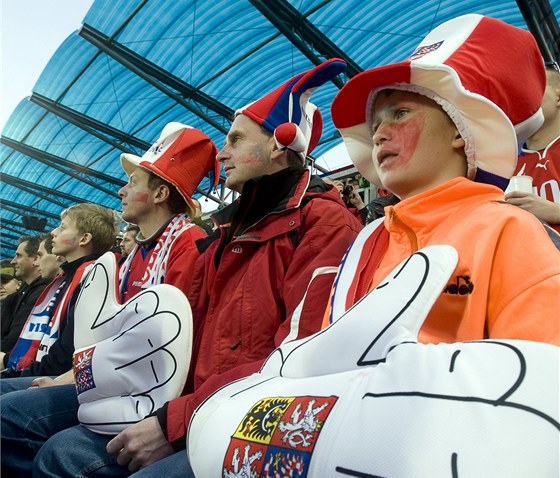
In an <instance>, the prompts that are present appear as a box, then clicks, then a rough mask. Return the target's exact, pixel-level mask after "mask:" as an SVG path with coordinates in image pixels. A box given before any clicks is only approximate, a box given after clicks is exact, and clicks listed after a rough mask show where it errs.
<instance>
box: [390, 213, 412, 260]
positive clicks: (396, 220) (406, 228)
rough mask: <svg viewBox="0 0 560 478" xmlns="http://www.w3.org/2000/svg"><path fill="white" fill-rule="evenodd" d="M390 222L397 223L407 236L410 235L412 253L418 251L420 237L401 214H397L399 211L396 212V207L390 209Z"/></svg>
mask: <svg viewBox="0 0 560 478" xmlns="http://www.w3.org/2000/svg"><path fill="white" fill-rule="evenodd" d="M389 223H390V224H391V225H393V224H394V225H395V226H396V227H398V228H399V229H402V230H403V231H404V232H405V234H406V236H407V237H408V241H409V242H410V247H411V248H412V253H414V252H417V251H418V239H417V238H416V234H415V233H414V231H413V230H412V228H411V227H409V226H407V225H406V224H405V223H404V222H403V221H402V220H401V218H400V217H399V216H397V213H396V212H395V209H394V208H391V210H390V211H389Z"/></svg>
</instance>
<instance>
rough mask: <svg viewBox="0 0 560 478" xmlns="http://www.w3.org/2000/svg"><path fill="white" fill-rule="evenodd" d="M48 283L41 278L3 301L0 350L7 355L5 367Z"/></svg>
mask: <svg viewBox="0 0 560 478" xmlns="http://www.w3.org/2000/svg"><path fill="white" fill-rule="evenodd" d="M48 283H49V281H47V280H45V279H43V278H42V277H41V276H39V277H37V278H36V279H35V280H34V281H33V282H31V284H25V285H23V286H22V287H21V288H20V289H19V290H18V291H17V292H14V293H13V294H11V295H9V296H8V297H6V298H5V299H4V300H3V301H2V310H1V314H2V327H1V329H2V332H1V333H2V339H1V344H0V350H1V351H2V352H5V353H6V355H5V356H4V366H6V364H7V363H8V355H9V353H8V352H10V351H11V350H12V348H13V347H14V345H15V344H16V342H17V340H18V338H19V334H20V333H21V329H22V328H23V326H24V325H25V322H26V321H27V318H28V317H29V314H30V313H31V310H32V309H33V306H34V305H35V302H36V301H37V299H38V298H39V296H40V295H41V292H43V289H44V288H45V287H46V286H47V284H48Z"/></svg>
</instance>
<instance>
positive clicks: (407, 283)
mask: <svg viewBox="0 0 560 478" xmlns="http://www.w3.org/2000/svg"><path fill="white" fill-rule="evenodd" d="M456 265H457V252H456V251H455V249H453V248H452V247H449V246H431V247H426V248H425V249H422V250H421V251H419V252H417V253H416V254H413V255H412V256H411V257H409V258H408V259H407V260H405V261H403V263H401V264H400V265H399V266H398V267H396V268H395V269H394V270H393V272H391V273H390V274H389V275H388V276H387V277H386V278H385V280H383V281H382V282H381V283H380V284H379V285H378V286H377V287H376V288H375V289H374V290H372V291H371V292H370V293H368V294H367V295H366V296H365V297H363V298H362V299H361V300H360V301H359V302H358V303H356V304H355V305H354V306H353V307H352V308H351V309H350V310H348V312H346V314H344V315H343V316H342V317H341V318H340V319H339V320H337V321H336V322H334V323H333V324H331V325H330V326H329V327H327V328H326V329H325V330H322V331H321V332H319V333H317V334H314V335H312V336H310V337H307V338H305V339H302V340H298V341H292V342H288V343H285V344H282V345H281V346H280V347H279V348H277V349H276V350H275V351H274V352H273V353H272V354H271V355H270V356H269V358H268V359H267V362H266V363H265V365H264V366H263V368H262V370H261V372H262V374H263V375H269V374H270V375H281V376H284V377H310V376H314V375H324V374H330V373H334V372H342V371H345V370H353V369H355V368H356V366H361V365H368V364H375V363H377V362H379V361H381V360H384V359H385V357H386V356H387V353H388V352H389V350H390V349H391V348H392V347H394V346H395V345H398V344H400V343H402V342H408V341H416V340H417V337H418V331H419V330H420V327H421V326H422V324H423V323H424V320H425V319H426V316H427V315H428V312H429V311H430V309H431V308H432V305H433V304H434V302H435V301H436V299H437V298H438V297H439V295H440V294H441V291H442V290H443V288H444V287H445V285H446V283H447V281H448V280H449V277H450V276H451V273H452V272H453V270H454V269H455V266H456ZM333 357H336V361H333V360H332V358H333Z"/></svg>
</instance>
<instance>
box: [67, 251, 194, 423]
mask: <svg viewBox="0 0 560 478" xmlns="http://www.w3.org/2000/svg"><path fill="white" fill-rule="evenodd" d="M116 296H117V273H116V261H115V258H114V256H113V254H110V253H107V254H105V255H103V256H102V257H101V258H100V259H98V260H97V261H96V263H95V264H94V265H93V267H92V269H91V270H90V271H89V272H88V275H87V276H86V277H85V279H84V282H83V288H82V290H81V292H80V295H79V297H78V299H77V301H76V305H75V332H74V335H75V344H76V350H75V353H74V375H75V381H76V388H77V391H78V400H79V402H80V408H79V411H78V419H79V420H80V422H81V423H82V424H83V425H85V426H87V427H88V428H90V429H91V430H93V431H96V432H98V433H106V434H114V433H118V432H120V431H122V430H123V429H124V428H125V427H126V426H127V425H129V424H131V423H135V422H137V421H139V420H141V419H143V418H144V417H145V416H147V415H149V414H150V413H152V412H153V411H154V410H156V409H157V408H159V407H161V406H162V405H163V404H164V403H165V402H167V401H169V400H171V399H173V398H175V397H177V396H178V395H179V394H180V393H181V391H182V389H183V387H184V384H185V380H186V376H187V372H188V368H189V363H190V355H191V349H192V315H191V310H190V306H189V303H188V301H187V299H186V297H185V296H184V294H183V293H182V292H181V291H180V290H179V289H177V288H176V287H173V286H171V285H165V284H160V285H156V286H154V287H150V288H148V289H146V290H145V291H143V292H141V293H139V294H137V295H136V296H135V297H133V298H132V299H130V300H129V301H128V302H127V303H125V304H119V303H118V301H117V298H116Z"/></svg>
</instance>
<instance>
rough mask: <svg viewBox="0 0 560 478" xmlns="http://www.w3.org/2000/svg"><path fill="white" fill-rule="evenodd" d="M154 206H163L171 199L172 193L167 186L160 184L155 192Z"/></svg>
mask: <svg viewBox="0 0 560 478" xmlns="http://www.w3.org/2000/svg"><path fill="white" fill-rule="evenodd" d="M153 193H154V204H161V203H163V202H165V201H166V200H167V199H169V195H170V193H171V191H169V187H167V186H166V185H165V184H160V185H159V186H158V187H157V188H156V189H155V190H154V191H153Z"/></svg>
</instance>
